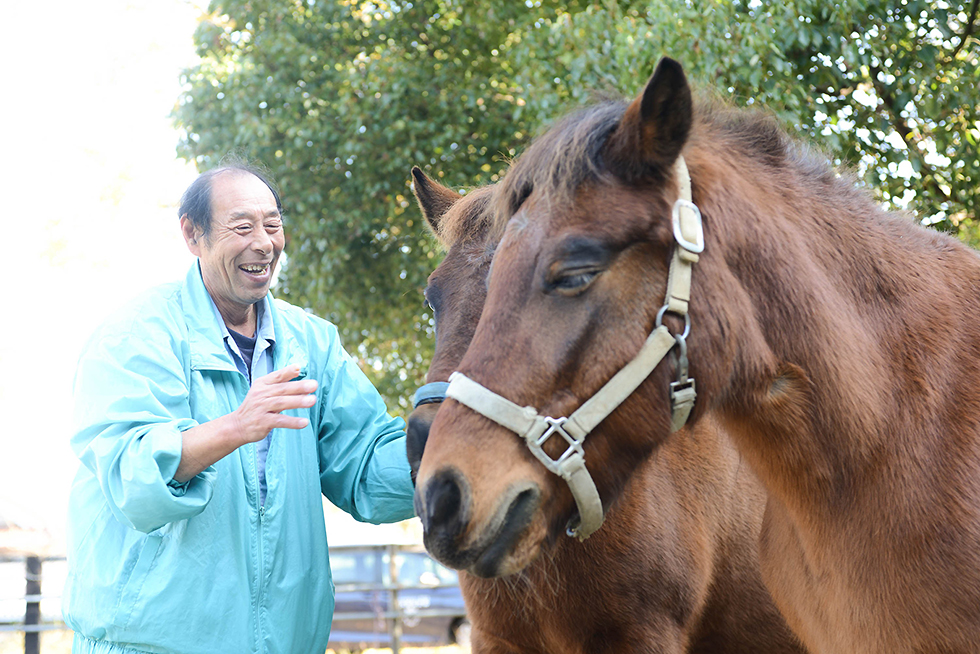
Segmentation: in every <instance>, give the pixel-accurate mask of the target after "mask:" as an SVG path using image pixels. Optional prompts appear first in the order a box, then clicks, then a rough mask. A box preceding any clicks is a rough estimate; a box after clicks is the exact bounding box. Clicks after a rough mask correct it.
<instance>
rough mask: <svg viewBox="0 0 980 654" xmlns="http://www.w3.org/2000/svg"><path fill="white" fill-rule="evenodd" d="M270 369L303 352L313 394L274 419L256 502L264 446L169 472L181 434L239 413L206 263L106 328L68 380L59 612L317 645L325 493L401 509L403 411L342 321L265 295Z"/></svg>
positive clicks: (138, 644)
mask: <svg viewBox="0 0 980 654" xmlns="http://www.w3.org/2000/svg"><path fill="white" fill-rule="evenodd" d="M271 306H272V312H271V313H272V320H273V324H274V326H275V333H276V342H275V349H274V351H273V357H274V362H275V367H276V369H279V368H283V367H285V366H288V365H290V364H298V365H300V366H301V368H302V371H303V373H302V375H303V376H305V377H309V378H313V379H316V380H317V381H318V382H319V390H318V391H317V396H318V398H319V402H318V403H317V404H316V405H315V406H314V407H312V408H310V409H300V410H296V411H295V412H291V413H294V414H295V415H302V416H306V417H308V418H309V420H310V422H309V425H308V426H307V427H306V428H305V429H302V430H288V429H285V430H275V431H274V432H273V433H272V439H271V445H270V448H269V452H268V459H267V462H266V465H267V468H266V477H267V481H268V495H267V496H266V501H265V505H264V506H261V507H260V502H259V499H258V498H259V482H258V478H257V475H256V457H255V445H254V444H251V445H245V446H243V447H241V448H239V449H238V450H237V451H235V452H232V453H231V454H229V455H228V456H226V457H225V458H223V459H221V460H220V461H218V462H217V463H216V464H214V465H213V466H212V467H210V468H208V469H207V470H205V471H203V472H202V473H201V474H199V475H198V476H197V477H195V478H194V479H192V480H190V481H189V482H188V483H187V484H183V485H180V484H176V483H175V482H173V475H174V472H175V471H176V470H177V465H178V463H179V462H180V452H181V432H182V431H184V430H187V429H190V428H191V427H194V426H195V425H199V424H201V423H204V422H207V421H209V420H213V419H214V418H217V417H219V416H222V415H225V414H228V413H230V412H232V411H233V410H234V409H236V408H237V407H238V406H239V405H240V404H241V402H242V400H243V399H244V398H245V394H246V393H247V392H248V381H247V380H246V378H245V377H244V376H243V375H242V374H241V373H240V372H239V371H238V368H237V367H236V366H235V363H234V362H233V361H232V360H231V358H230V357H229V355H228V353H227V352H226V348H225V346H224V343H223V342H222V340H221V332H220V329H219V325H218V324H217V322H216V319H215V316H214V313H213V310H212V308H211V307H212V304H211V299H210V297H209V296H208V294H207V290H206V289H205V287H204V283H203V281H202V280H201V274H200V271H199V269H198V266H197V264H195V265H194V266H193V267H192V269H191V271H190V272H189V273H188V275H187V278H186V279H185V281H184V282H183V284H179V283H176V284H170V285H166V286H162V287H159V288H157V289H154V290H153V291H151V292H149V293H147V294H146V295H144V296H142V297H141V298H140V299H139V300H138V301H136V302H134V303H132V304H130V305H129V306H128V307H127V308H126V309H124V310H123V311H121V312H120V313H119V314H117V315H116V316H115V317H114V318H113V319H111V320H110V321H109V322H108V323H107V324H105V325H104V326H102V327H101V328H100V329H99V330H98V331H97V332H96V334H95V335H94V336H93V337H92V339H91V340H90V341H89V343H88V345H87V346H86V348H85V350H84V352H83V353H82V356H81V359H80V361H79V365H78V372H77V374H76V378H75V413H76V416H75V417H76V425H77V428H78V431H77V432H76V434H75V435H74V437H73V438H72V447H73V448H74V450H75V452H76V453H77V455H78V457H79V458H80V459H81V462H82V466H80V469H79V472H78V475H77V477H76V478H75V481H74V484H73V486H72V490H71V498H70V507H69V516H70V517H69V536H68V552H69V553H68V563H69V575H68V581H67V583H66V586H65V592H64V596H63V597H64V599H63V613H64V617H65V621H66V623H67V624H68V625H69V626H70V627H71V628H72V629H74V630H75V631H76V632H79V633H80V634H81V635H83V636H85V637H87V638H89V639H92V640H96V641H102V640H105V641H111V642H112V643H115V644H116V645H119V646H123V647H128V648H132V649H136V650H142V651H147V652H181V653H183V652H187V653H191V652H202V653H204V652H206V653H208V654H213V653H215V652H235V653H239V652H282V653H284V654H299V653H304V652H310V653H313V652H316V654H322V652H323V651H324V649H325V648H326V646H327V636H328V634H329V632H330V621H331V617H332V615H333V606H334V599H333V583H332V581H331V576H330V568H329V565H328V559H327V556H328V554H327V538H326V530H325V525H324V519H323V508H322V505H321V499H320V493H321V492H322V493H323V495H325V496H326V497H327V498H328V499H330V501H331V502H333V503H334V504H336V505H337V506H339V507H340V508H342V509H344V510H345V511H347V512H349V513H350V514H352V515H353V516H354V517H355V518H357V519H358V520H361V521H366V522H374V523H380V522H394V521H398V520H403V519H405V518H409V517H411V516H412V515H413V510H412V493H413V489H412V482H411V478H410V475H409V468H408V463H407V460H406V456H405V434H404V421H403V420H401V419H400V418H392V417H391V416H390V415H388V414H387V411H386V408H385V406H384V403H383V401H382V399H381V397H380V396H379V394H378V392H377V391H376V390H375V389H374V387H373V386H372V385H371V383H370V382H369V381H368V379H367V378H366V377H365V376H364V374H363V373H362V372H361V371H360V369H359V368H358V367H357V364H356V363H355V362H354V360H353V359H352V358H351V357H350V356H349V355H348V354H347V353H346V352H345V351H344V350H343V348H342V347H341V345H340V342H339V340H338V336H337V329H336V328H335V327H334V326H333V325H331V324H330V323H328V322H326V321H324V320H322V319H320V318H317V317H315V316H312V315H310V314H308V313H306V312H305V311H303V310H301V309H298V308H296V307H293V306H291V305H289V304H286V303H285V302H281V301H278V300H275V301H273V302H271Z"/></svg>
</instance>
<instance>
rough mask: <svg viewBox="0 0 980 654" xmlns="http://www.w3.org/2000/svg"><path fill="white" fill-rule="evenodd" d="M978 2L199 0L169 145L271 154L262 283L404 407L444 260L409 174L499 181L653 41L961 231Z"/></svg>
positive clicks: (710, 87) (427, 347)
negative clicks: (274, 227) (283, 254)
mask: <svg viewBox="0 0 980 654" xmlns="http://www.w3.org/2000/svg"><path fill="white" fill-rule="evenodd" d="M977 4H978V0H973V2H972V4H963V3H960V4H956V3H948V4H947V3H938V2H933V3H926V2H917V1H906V2H904V3H884V2H869V1H861V2H840V3H837V4H828V3H824V2H818V1H817V0H792V1H790V2H782V3H775V2H761V1H754V0H753V1H751V2H738V1H736V2H722V1H721V0H715V1H709V2H704V3H690V2H685V1H679V0H648V1H645V2H638V1H635V2H626V1H620V2H614V1H607V2H602V3H595V2H592V3H590V2H549V1H545V0H537V1H531V0H528V1H527V2H523V3H519V2H490V1H488V0H470V1H468V2H463V1H462V0H432V1H427V0H423V1H421V2H415V3H412V2H381V1H379V2H359V1H357V0H216V1H215V2H214V3H213V5H212V7H211V13H210V15H209V16H207V17H206V19H205V20H203V21H202V23H201V25H200V27H199V29H198V32H197V37H196V38H197V44H198V52H199V54H200V56H201V62H200V64H199V65H198V66H196V67H194V68H193V69H191V70H188V71H186V73H185V83H186V90H185V92H184V93H183V94H182V96H181V99H180V102H179V104H178V107H177V110H176V115H177V120H178V123H179V124H180V126H181V127H182V128H183V129H184V130H185V133H186V138H185V139H184V141H183V143H182V145H181V148H180V151H181V153H182V155H183V156H185V157H188V158H190V159H193V160H194V161H195V162H196V163H197V165H198V167H199V168H200V169H202V170H203V169H206V168H209V167H212V166H214V165H216V164H217V163H218V161H219V160H220V158H221V157H222V156H223V155H224V154H225V153H227V152H229V151H238V152H240V153H244V154H246V155H248V156H250V157H253V158H256V159H258V160H260V161H262V162H263V163H265V164H266V165H268V166H269V167H270V168H271V169H272V171H273V173H274V174H275V176H276V177H277V179H278V181H279V183H280V186H281V187H282V191H283V198H284V201H285V203H286V206H285V209H286V214H287V225H288V226H287V231H288V235H289V238H290V241H289V244H288V248H287V259H286V261H285V262H284V265H283V272H282V274H281V276H280V281H279V287H278V290H277V292H278V293H279V294H280V295H282V296H285V297H286V298H288V299H290V300H291V301H293V302H295V303H297V304H300V305H302V306H306V307H309V308H310V309H312V310H313V311H315V312H316V313H318V314H320V315H324V316H325V317H327V318H328V319H330V320H332V321H333V322H335V323H337V325H338V326H339V327H340V329H341V334H342V337H343V339H344V342H345V344H346V345H347V346H348V348H349V349H351V350H352V351H353V352H354V353H355V354H357V355H358V356H359V357H360V358H361V360H362V361H363V363H364V365H365V369H366V370H367V372H368V373H369V374H370V375H372V376H373V378H374V381H375V382H376V383H377V384H378V386H379V389H380V390H381V391H382V393H383V394H384V395H385V396H386V397H387V399H388V400H389V402H390V403H391V404H392V406H396V405H400V406H401V407H402V408H403V409H404V408H407V406H408V400H409V398H410V396H411V393H412V392H413V391H414V389H415V387H416V386H417V384H418V383H420V381H421V377H422V375H423V373H424V370H425V367H426V365H427V362H428V359H429V356H430V353H431V348H432V326H431V323H432V317H431V316H430V314H429V312H428V311H427V310H426V308H425V307H424V306H423V304H422V296H421V293H420V291H421V289H422V288H424V286H425V279H426V276H427V275H428V273H429V272H431V270H432V268H434V266H435V265H436V263H437V262H438V256H439V253H438V251H437V248H436V246H435V244H434V242H433V241H432V240H431V239H430V238H429V236H428V234H427V233H426V231H425V229H424V226H423V225H422V219H421V216H420V215H419V213H418V210H417V209H416V208H415V207H414V201H413V200H412V195H411V190H410V186H409V180H410V175H409V171H410V169H411V167H412V166H413V165H420V166H422V167H423V168H425V169H426V170H427V172H428V173H429V174H430V175H433V176H435V177H437V178H440V179H441V180H442V181H443V183H445V184H448V185H450V186H453V187H457V188H459V187H467V186H473V185H478V184H485V183H490V182H493V181H496V180H497V179H498V178H499V176H500V175H501V174H502V173H503V172H504V170H505V169H506V166H507V163H508V161H509V160H510V159H511V158H512V157H514V156H515V155H516V154H518V153H519V152H520V151H521V149H522V148H523V147H524V145H526V142H527V141H528V139H529V138H530V137H531V136H532V135H533V134H534V133H536V132H538V131H540V130H541V129H543V127H545V126H546V125H547V124H548V123H549V122H550V121H551V120H553V119H554V118H555V117H557V116H558V115H560V114H561V113H563V112H565V111H567V110H568V109H570V108H572V107H575V106H577V105H580V104H583V103H585V102H587V101H589V100H590V99H591V98H592V97H593V95H594V93H595V92H596V91H598V92H599V93H602V94H606V95H608V94H620V95H627V96H631V95H632V94H634V93H636V92H637V91H638V90H639V89H640V88H641V87H642V85H643V83H644V82H645V81H646V79H647V77H648V76H649V74H650V72H652V69H653V66H654V65H655V63H656V61H657V59H658V58H659V57H660V56H661V55H664V54H666V55H670V56H673V57H675V58H676V59H678V60H680V61H681V62H682V63H683V64H684V65H685V69H686V70H687V71H688V74H689V75H690V76H691V78H692V79H693V80H694V81H695V82H696V83H697V84H698V85H699V86H701V87H702V88H703V89H705V91H707V92H711V93H716V94H720V95H722V96H725V97H729V98H730V99H731V100H732V101H734V102H736V103H737V104H740V105H756V106H765V107H767V108H769V109H770V110H772V111H774V112H776V113H777V114H778V115H779V116H780V117H781V119H782V120H783V121H784V123H785V124H786V125H787V127H788V128H789V129H791V130H792V131H795V132H797V133H799V134H801V135H802V136H804V137H805V138H807V139H809V140H811V141H813V142H814V143H815V144H816V145H817V146H818V147H820V148H822V149H824V150H825V151H827V152H828V153H829V155H830V156H831V157H833V158H834V159H835V160H836V161H838V162H840V163H846V164H848V165H851V166H853V167H855V169H856V170H857V171H858V172H859V173H860V174H861V175H862V178H863V179H864V180H865V181H866V183H867V184H868V185H869V186H870V187H872V188H873V189H875V191H876V193H877V195H878V197H879V198H880V200H881V201H882V202H884V203H886V204H890V205H893V206H906V205H908V206H909V207H911V208H912V209H914V210H915V211H916V212H917V213H918V215H919V216H920V217H921V218H922V219H923V220H924V222H926V223H927V224H933V225H935V226H937V227H939V228H941V229H944V230H948V231H952V232H955V233H957V234H959V235H960V236H961V237H962V238H964V239H965V240H968V241H970V240H972V242H973V243H975V244H976V243H977V242H978V235H980V229H978V221H977V201H978V200H977V197H978V196H980V193H978V190H980V156H978V148H977V140H978V139H980V123H978V112H980V98H978V92H977V87H978V86H980V66H978V53H977V50H978V48H977V43H978V42H977V40H976V39H975V38H974V37H973V36H972V35H973V33H974V30H975V24H976V22H977Z"/></svg>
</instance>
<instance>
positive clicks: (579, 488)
mask: <svg viewBox="0 0 980 654" xmlns="http://www.w3.org/2000/svg"><path fill="white" fill-rule="evenodd" d="M674 174H675V177H676V179H677V181H678V184H679V196H680V197H679V199H678V200H677V201H676V202H675V203H674V207H673V211H672V215H671V221H672V224H673V231H674V241H675V247H674V253H673V255H672V257H671V263H670V273H669V275H668V278H667V292H666V300H665V302H664V305H663V307H662V308H661V309H660V311H659V313H658V314H657V319H656V325H655V328H654V330H653V332H652V333H651V334H650V335H649V336H648V337H647V339H646V342H645V343H644V344H643V346H642V347H641V348H640V351H639V352H638V353H637V355H636V357H634V358H633V360H632V361H630V362H629V363H627V364H626V365H625V366H624V367H623V368H622V369H621V370H620V371H619V372H617V373H616V374H615V375H613V377H612V378H611V379H610V380H609V381H608V382H606V384H605V385H604V386H603V387H602V388H600V389H599V390H598V392H596V394H595V395H593V396H592V397H590V398H589V399H588V400H586V401H585V403H584V404H582V406H580V407H579V408H578V409H577V410H576V411H575V412H573V413H572V414H571V415H570V416H568V417H562V418H552V417H550V416H542V415H540V414H539V413H538V411H537V409H535V408H534V407H530V406H525V407H522V406H520V405H518V404H515V403H514V402H511V401H510V400H508V399H507V398H505V397H502V396H501V395H498V394H497V393H494V392H493V391H491V390H489V389H488V388H486V387H484V386H482V385H480V384H479V383H477V382H475V381H473V380H472V379H470V378H469V377H467V376H466V375H464V374H462V373H461V372H458V371H457V372H454V373H453V374H452V375H450V377H449V387H448V388H446V389H445V395H446V397H449V398H452V399H454V400H456V401H457V402H459V403H460V404H463V405H465V406H467V407H469V408H470V409H472V410H474V411H476V412H477V413H479V414H480V415H483V416H485V417H487V418H489V419H490V420H493V421H494V422H496V423H497V424H499V425H501V426H502V427H505V428H506V429H509V430H510V431H513V432H514V433H516V434H517V435H518V436H520V437H521V438H523V439H524V441H525V443H526V444H527V447H528V449H530V451H531V453H532V454H533V455H534V456H535V458H537V459H538V460H539V461H540V462H541V463H542V464H543V465H544V466H545V467H546V468H547V469H548V470H550V471H551V472H553V473H555V474H556V475H558V476H559V477H561V478H562V479H564V480H565V481H566V483H568V486H569V488H570V490H571V492H572V496H573V497H574V499H575V504H576V506H577V508H578V514H579V519H578V521H577V522H576V521H574V520H573V522H572V523H569V526H568V528H567V530H566V531H567V532H568V535H569V536H574V537H576V538H578V539H579V540H585V539H586V538H588V537H589V536H590V535H592V534H593V533H594V532H595V531H596V530H597V529H598V528H599V527H600V526H601V525H602V521H603V509H602V501H601V499H600V498H599V493H598V491H597V490H596V486H595V482H594V481H593V480H592V476H591V475H590V474H589V472H588V470H587V469H586V467H585V451H584V449H583V443H584V441H585V437H586V436H588V434H589V433H590V432H591V431H592V430H593V429H595V427H596V426H597V425H598V424H599V423H600V422H602V421H603V420H605V419H606V417H607V416H608V415H609V414H610V413H612V412H613V411H614V410H615V409H616V408H617V407H618V406H619V405H620V404H622V403H623V401H624V400H626V398H627V397H629V396H630V395H631V394H632V393H633V391H635V390H636V389H637V388H638V387H639V385H640V384H642V383H643V381H644V380H645V379H646V378H647V377H648V376H649V375H650V373H651V372H653V370H654V368H656V367H657V365H658V364H659V363H660V362H661V361H662V360H663V359H664V357H666V356H667V354H668V353H669V352H670V351H671V350H672V349H674V347H675V346H677V347H678V348H679V352H678V366H677V367H678V378H677V381H675V382H673V383H672V384H671V388H670V391H671V392H670V395H671V431H677V430H678V429H680V428H681V427H683V426H684V424H685V423H686V422H687V419H688V417H689V416H690V414H691V409H692V408H693V407H694V400H695V398H696V396H697V393H696V392H695V386H694V379H692V378H690V377H688V374H687V373H688V360H687V342H686V338H687V335H688V333H689V332H690V325H691V321H690V316H689V315H688V313H687V309H688V302H689V301H690V297H691V272H692V267H693V264H695V263H696V262H697V261H698V255H699V254H700V253H701V252H702V251H703V250H704V233H703V228H702V224H701V212H700V211H699V210H698V208H697V206H695V205H694V203H693V202H691V179H690V176H689V174H688V171H687V165H686V164H685V162H684V159H683V157H678V158H677V162H676V163H675V164H674ZM668 312H669V313H674V314H677V315H679V316H681V317H682V318H684V325H685V328H684V332H683V333H681V334H677V335H674V334H672V333H671V332H670V330H668V329H667V327H666V326H664V325H663V324H662V320H663V316H664V314H665V313H668ZM556 436H557V437H560V438H561V439H563V440H564V441H565V443H566V445H567V447H566V449H565V451H564V452H563V453H562V454H561V455H560V456H559V457H558V458H557V459H553V458H552V457H551V456H549V455H548V454H547V452H545V451H544V444H545V443H547V442H548V441H549V440H550V439H552V438H553V437H556Z"/></svg>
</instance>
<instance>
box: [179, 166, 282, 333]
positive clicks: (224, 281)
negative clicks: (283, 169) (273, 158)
mask: <svg viewBox="0 0 980 654" xmlns="http://www.w3.org/2000/svg"><path fill="white" fill-rule="evenodd" d="M184 229H185V236H187V229H188V228H187V227H186V226H185V227H184ZM285 244H286V239H285V236H284V234H283V230H282V216H280V215H279V210H278V209H277V208H276V199H275V197H274V196H273V195H272V191H270V190H269V187H268V186H266V185H265V183H264V182H262V180H260V179H259V178H258V177H256V176H255V175H252V174H249V173H240V172H234V171H233V172H228V173H223V174H220V175H218V176H217V177H215V178H214V179H213V180H212V181H211V232H210V233H209V234H208V236H207V237H203V238H202V237H201V236H200V235H199V234H195V235H194V237H190V238H188V247H190V249H191V252H192V253H194V254H195V255H197V256H198V257H199V258H200V261H201V273H202V275H203V277H204V285H205V286H206V287H207V289H208V292H209V293H210V294H211V298H212V299H213V300H214V303H215V304H216V305H217V306H218V310H219V311H220V312H221V315H222V316H224V318H225V321H226V322H228V321H229V319H231V320H232V321H233V322H234V321H235V318H237V317H239V316H240V315H241V314H242V313H243V312H244V314H245V315H247V314H248V310H249V307H251V305H253V304H255V303H256V302H259V301H261V300H262V298H264V297H265V295H266V293H268V292H269V285H270V284H271V283H272V273H273V272H274V271H275V269H276V263H277V262H278V261H279V255H280V254H281V253H282V250H283V247H285Z"/></svg>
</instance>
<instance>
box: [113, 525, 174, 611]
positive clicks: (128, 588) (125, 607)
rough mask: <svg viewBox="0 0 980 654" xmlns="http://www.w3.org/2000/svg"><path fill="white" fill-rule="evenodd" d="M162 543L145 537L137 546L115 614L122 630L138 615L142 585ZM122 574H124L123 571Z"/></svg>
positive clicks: (153, 538) (155, 538) (159, 539)
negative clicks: (136, 552) (137, 550)
mask: <svg viewBox="0 0 980 654" xmlns="http://www.w3.org/2000/svg"><path fill="white" fill-rule="evenodd" d="M162 542H163V539H162V538H161V537H159V536H145V537H143V542H142V543H141V544H140V545H139V554H137V556H136V559H135V561H133V564H132V567H131V568H130V569H129V575H128V578H127V579H126V581H125V583H124V584H123V586H122V590H121V591H120V593H119V607H118V609H117V612H116V614H117V615H118V616H119V617H120V620H119V622H120V626H121V627H122V628H123V629H125V628H126V627H127V626H129V623H130V621H131V620H132V618H133V615H134V614H137V613H138V611H137V610H136V609H137V605H138V604H141V599H145V598H141V593H142V590H143V585H144V584H145V583H146V579H147V577H148V576H149V574H150V571H151V570H152V569H153V563H154V562H155V561H156V557H157V553H158V552H159V551H160V545H161V543H162ZM123 573H124V574H125V570H124V571H123ZM120 581H121V580H120Z"/></svg>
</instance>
